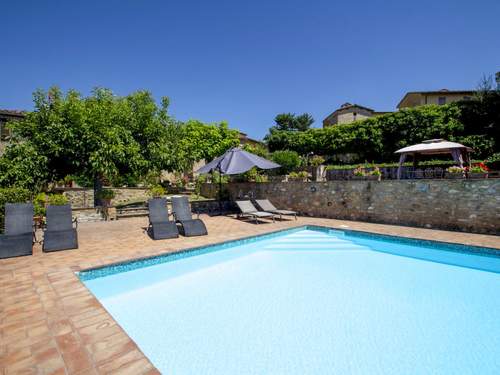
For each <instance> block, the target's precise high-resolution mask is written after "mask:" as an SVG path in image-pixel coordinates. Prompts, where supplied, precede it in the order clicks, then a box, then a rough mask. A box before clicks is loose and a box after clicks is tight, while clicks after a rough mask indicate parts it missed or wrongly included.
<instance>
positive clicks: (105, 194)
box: [96, 189, 116, 199]
mask: <svg viewBox="0 0 500 375" xmlns="http://www.w3.org/2000/svg"><path fill="white" fill-rule="evenodd" d="M115 196H116V194H115V192H114V190H112V189H102V190H100V191H99V192H98V193H97V195H96V197H97V198H98V199H113V198H114V197H115Z"/></svg>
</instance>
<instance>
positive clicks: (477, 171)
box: [467, 163, 489, 178]
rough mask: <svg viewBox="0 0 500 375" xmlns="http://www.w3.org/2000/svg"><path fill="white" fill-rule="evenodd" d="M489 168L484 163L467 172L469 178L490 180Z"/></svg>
mask: <svg viewBox="0 0 500 375" xmlns="http://www.w3.org/2000/svg"><path fill="white" fill-rule="evenodd" d="M488 171H489V169H488V167H487V166H486V165H485V164H484V163H477V164H475V165H473V166H472V167H470V168H469V169H468V171H467V177H469V178H488Z"/></svg>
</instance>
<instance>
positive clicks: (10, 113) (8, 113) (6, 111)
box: [0, 109, 26, 117]
mask: <svg viewBox="0 0 500 375" xmlns="http://www.w3.org/2000/svg"><path fill="white" fill-rule="evenodd" d="M25 114H26V111H19V110H16V109H0V115H4V116H16V117H24V115H25Z"/></svg>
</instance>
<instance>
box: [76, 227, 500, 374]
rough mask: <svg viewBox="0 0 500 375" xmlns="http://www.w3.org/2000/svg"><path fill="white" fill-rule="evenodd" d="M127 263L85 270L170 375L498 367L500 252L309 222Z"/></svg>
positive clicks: (491, 370)
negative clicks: (120, 268) (314, 226)
mask: <svg viewBox="0 0 500 375" xmlns="http://www.w3.org/2000/svg"><path fill="white" fill-rule="evenodd" d="M213 250H217V249H216V248H214V249H213ZM134 268H135V269H134ZM128 269H130V271H128V272H119V273H116V269H115V270H113V269H111V268H110V269H109V270H106V269H104V270H99V271H91V272H90V274H87V275H85V274H82V275H81V277H82V280H84V283H85V284H86V285H87V287H88V288H89V289H90V290H91V291H92V292H93V293H94V294H95V296H96V297H97V298H98V299H99V300H100V302H101V303H102V304H103V305H104V307H105V308H106V309H107V310H108V311H109V312H110V313H111V315H112V316H113V317H114V318H115V320H116V321H117V322H118V323H119V324H120V325H121V326H122V327H123V329H124V330H125V331H126V332H127V333H128V334H129V336H130V337H131V338H132V339H133V340H134V341H135V342H136V343H137V344H138V345H139V347H140V349H141V350H142V351H143V352H144V353H145V354H146V356H147V357H148V358H149V359H150V360H151V361H152V362H153V364H154V365H155V366H156V367H157V368H158V369H159V370H160V371H161V372H162V373H164V374H499V373H500V258H498V257H494V256H485V255H475V254H468V253H465V252H457V251H450V250H449V249H448V250H446V251H444V250H440V249H439V246H432V247H430V246H421V245H419V244H416V243H411V242H410V243H408V242H399V241H394V240H390V241H388V240H385V239H380V238H377V237H370V236H363V235H357V234H355V233H349V232H346V233H343V232H340V231H330V232H329V231H325V230H310V229H304V230H299V231H292V232H288V233H283V234H282V235H278V236H274V237H273V238H266V239H263V240H260V241H253V242H248V243H244V244H236V245H235V246H227V245H226V246H224V247H223V248H222V249H220V250H218V251H211V252H207V253H204V254H201V255H197V256H191V257H184V258H180V259H176V260H175V261H170V262H163V263H161V262H159V263H158V264H156V265H151V266H148V267H143V268H137V264H136V265H131V266H130V267H128ZM103 271H104V272H103ZM92 272H94V274H92ZM95 272H97V275H98V276H99V277H96V276H95V275H96V274H95ZM106 273H109V275H107V276H103V275H106ZM92 275H94V276H92Z"/></svg>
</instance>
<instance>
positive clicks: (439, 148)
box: [395, 139, 472, 179]
mask: <svg viewBox="0 0 500 375" xmlns="http://www.w3.org/2000/svg"><path fill="white" fill-rule="evenodd" d="M470 152H472V148H470V147H467V146H464V145H462V144H460V143H456V142H450V141H446V140H444V139H430V140H427V141H423V142H422V143H419V144H416V145H412V146H408V147H404V148H402V149H399V150H397V151H396V152H395V153H396V154H400V157H399V168H398V179H399V178H401V168H402V166H403V163H404V162H405V160H406V157H407V156H408V155H412V156H413V161H414V164H416V163H417V157H418V155H439V154H451V156H452V157H453V160H454V161H455V162H456V163H457V164H458V165H459V166H460V167H463V165H464V160H465V161H466V162H470V158H469V153H470Z"/></svg>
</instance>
